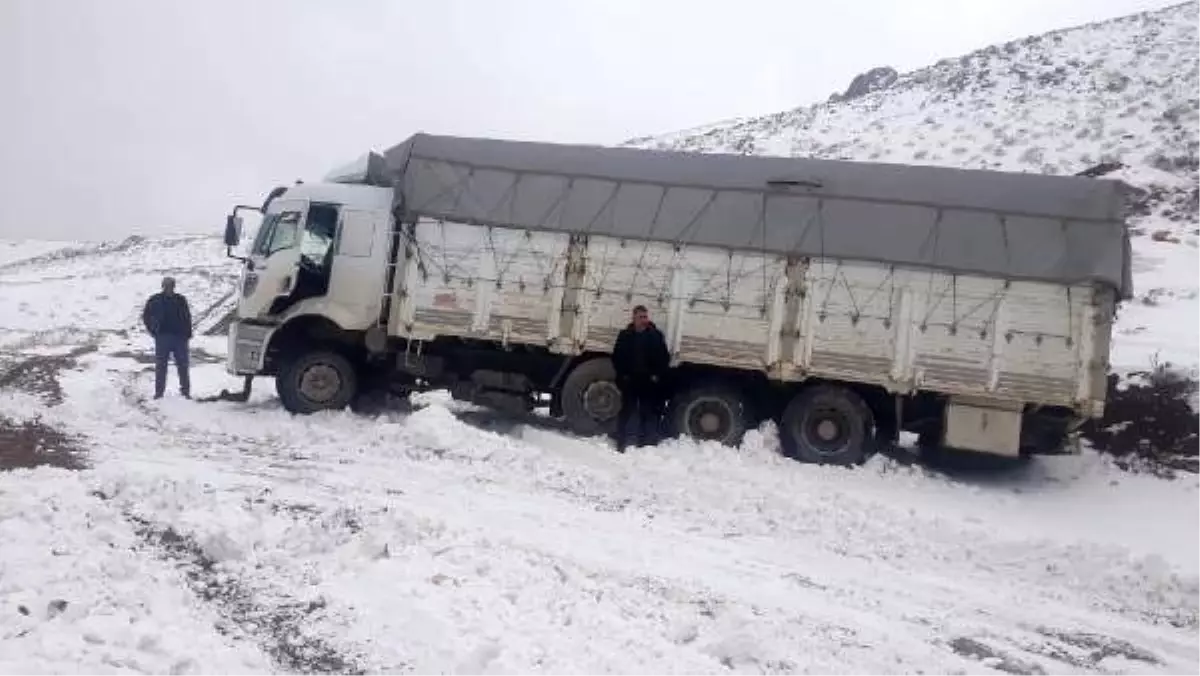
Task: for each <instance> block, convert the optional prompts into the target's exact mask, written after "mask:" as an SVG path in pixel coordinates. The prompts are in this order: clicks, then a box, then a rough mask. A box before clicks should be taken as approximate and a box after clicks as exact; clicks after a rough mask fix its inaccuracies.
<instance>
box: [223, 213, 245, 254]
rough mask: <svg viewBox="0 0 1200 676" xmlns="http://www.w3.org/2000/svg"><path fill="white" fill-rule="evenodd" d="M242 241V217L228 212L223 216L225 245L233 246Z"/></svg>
mask: <svg viewBox="0 0 1200 676" xmlns="http://www.w3.org/2000/svg"><path fill="white" fill-rule="evenodd" d="M240 241H242V217H241V216H234V215H233V214H230V215H228V216H226V217H225V246H228V247H235V246H237V245H238V242H240Z"/></svg>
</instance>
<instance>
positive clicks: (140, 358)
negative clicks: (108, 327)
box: [109, 350, 225, 364]
mask: <svg viewBox="0 0 1200 676" xmlns="http://www.w3.org/2000/svg"><path fill="white" fill-rule="evenodd" d="M109 356H111V357H117V358H119V359H130V360H133V361H135V362H137V363H139V364H153V363H154V351H153V350H146V351H144V352H134V351H132V350H119V351H117V352H113V353H111V354H110V355H109ZM188 356H189V357H190V358H191V363H193V364H221V363H224V361H225V358H224V357H219V356H217V355H215V354H211V353H208V352H205V351H204V350H192V351H191V353H190V354H189V355H188Z"/></svg>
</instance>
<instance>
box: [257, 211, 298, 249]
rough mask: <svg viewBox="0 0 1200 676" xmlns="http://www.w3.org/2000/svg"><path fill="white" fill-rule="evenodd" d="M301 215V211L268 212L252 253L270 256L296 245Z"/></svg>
mask: <svg viewBox="0 0 1200 676" xmlns="http://www.w3.org/2000/svg"><path fill="white" fill-rule="evenodd" d="M301 216H302V214H301V213H300V212H299V211H284V212H282V213H277V214H267V215H266V216H265V217H263V222H262V226H261V227H260V228H259V229H258V236H257V237H255V238H254V249H253V250H252V253H255V254H258V255H260V256H270V255H271V254H273V253H275V252H276V251H283V250H284V249H290V248H292V247H294V246H296V243H297V241H298V239H299V234H300V233H299V226H300V220H301Z"/></svg>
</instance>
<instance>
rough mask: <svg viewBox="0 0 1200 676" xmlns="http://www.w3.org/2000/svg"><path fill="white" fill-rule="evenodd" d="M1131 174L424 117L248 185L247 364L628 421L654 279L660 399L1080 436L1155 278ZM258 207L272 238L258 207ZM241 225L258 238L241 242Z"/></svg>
mask: <svg viewBox="0 0 1200 676" xmlns="http://www.w3.org/2000/svg"><path fill="white" fill-rule="evenodd" d="M1126 189H1127V188H1126V186H1124V184H1122V183H1120V182H1119V181H1113V180H1108V179H1092V178H1082V177H1071V176H1048V175H1031V174H1021V173H1005V172H996V171H984V170H966V169H950V168H939V167H930V166H907V165H898V164H882V163H864V162H852V161H832V160H817V159H805V158H783V157H761V156H742V155H725V154H708V153H683V152H672V151H659V150H647V149H640V148H628V147H597V146H584V145H567V144H552V143H537V142H526V141H506V140H496V139H483V138H463V137H452V136H436V135H429V134H417V135H414V136H412V137H411V138H409V139H407V140H405V141H404V142H402V143H400V144H398V145H396V146H394V147H392V148H390V149H388V150H386V151H383V152H371V153H368V154H367V155H366V156H364V158H363V160H362V161H361V162H360V163H359V164H358V165H357V166H356V167H354V168H353V170H352V171H347V172H343V173H340V174H337V175H333V176H330V177H326V180H324V181H323V182H318V183H313V182H299V181H298V182H296V184H294V185H288V186H280V187H277V188H275V189H274V190H272V191H270V193H269V194H268V195H267V198H266V200H265V201H264V202H263V203H262V204H261V206H249V205H239V206H237V207H235V208H234V209H233V210H232V212H231V213H230V214H229V216H228V217H227V219H226V228H225V244H226V245H227V246H228V249H227V253H228V255H230V256H231V257H234V258H237V259H239V260H241V261H242V265H243V269H242V275H241V280H240V287H241V288H240V297H239V299H238V305H237V311H236V320H235V321H233V322H232V324H231V325H230V328H229V336H228V340H229V352H228V361H227V370H228V371H229V372H230V373H231V374H235V375H238V376H243V377H245V388H246V389H245V391H246V393H248V392H249V388H250V386H251V381H252V379H253V378H254V377H257V376H270V377H274V378H275V387H276V390H277V392H278V395H279V398H280V400H281V401H282V404H283V406H284V407H285V408H286V409H287V410H288V411H291V412H293V413H296V414H307V413H313V412H316V411H320V410H325V409H343V408H346V407H347V406H352V405H353V404H354V402H355V401H356V400H357V398H360V397H363V396H365V395H367V394H369V393H372V392H388V391H390V392H394V393H398V394H404V393H408V392H414V391H420V390H428V389H434V388H436V389H445V390H449V392H450V393H451V394H452V395H453V396H454V397H455V398H456V399H461V400H464V401H468V402H473V403H476V404H479V405H483V406H488V407H493V408H497V409H500V410H503V411H512V412H517V413H524V412H528V411H531V410H533V409H535V408H546V407H548V409H549V414H550V415H551V416H553V417H556V418H558V419H560V420H562V421H563V422H564V423H565V426H566V427H568V428H569V429H570V430H572V431H574V432H575V433H578V434H580V435H601V434H606V433H609V432H611V431H612V429H613V426H614V424H615V420H616V419H617V414H618V412H619V410H620V406H621V395H620V391H619V389H618V388H617V386H616V384H615V382H614V380H615V378H614V372H613V365H612V361H611V359H610V353H611V350H612V347H613V342H614V340H615V338H616V336H617V334H618V332H619V331H620V330H621V329H623V328H624V327H625V326H626V324H627V322H628V321H629V314H630V310H631V308H633V307H635V306H639V305H641V306H645V307H646V308H648V310H649V312H650V313H651V317H652V320H653V321H654V322H655V323H656V324H657V326H658V327H659V328H660V330H661V331H662V332H663V334H664V336H665V339H666V341H667V344H668V348H669V351H670V354H671V374H670V378H669V380H670V382H669V399H668V400H667V401H666V402H665V408H664V415H663V420H664V425H665V427H666V431H667V432H668V433H669V434H670V435H684V436H688V437H692V438H695V439H699V440H711V441H715V442H719V443H722V444H734V445H736V444H737V443H738V442H739V440H740V439H741V438H742V436H743V435H744V434H745V432H746V431H747V430H748V429H752V428H755V427H756V426H758V425H760V424H761V423H763V422H764V421H766V420H773V421H774V422H775V423H776V425H777V426H778V430H779V437H780V442H781V446H782V448H783V450H784V451H785V452H786V453H787V454H789V455H791V456H792V457H794V458H796V459H798V460H801V461H806V462H815V463H827V464H841V465H851V464H856V463H861V462H862V461H863V460H864V459H865V458H867V457H869V456H870V455H871V454H872V453H873V452H875V451H876V450H878V449H880V448H881V447H883V446H884V445H887V444H891V443H894V442H895V441H896V440H897V439H899V437H900V434H901V432H907V433H910V434H915V435H916V438H917V439H918V442H919V444H920V448H922V449H929V450H931V451H932V450H935V449H937V450H938V451H939V452H941V451H944V450H947V449H949V450H953V451H960V452H970V453H979V454H991V455H993V456H1005V457H1010V458H1018V457H1024V456H1028V455H1031V454H1055V453H1069V452H1073V451H1074V450H1077V445H1076V444H1075V443H1074V442H1073V439H1075V438H1076V435H1075V432H1076V431H1077V430H1078V428H1079V427H1080V426H1081V425H1082V423H1084V422H1085V421H1087V420H1088V419H1089V418H1096V417H1099V416H1101V415H1102V413H1103V410H1104V403H1105V395H1106V390H1107V387H1106V385H1107V378H1106V376H1107V370H1108V359H1109V346H1110V340H1111V337H1112V331H1113V321H1114V318H1115V313H1116V309H1117V307H1118V304H1119V303H1120V302H1121V301H1123V300H1125V299H1127V298H1129V297H1130V296H1131V294H1132V284H1131V280H1130V242H1129V234H1128V229H1127V227H1126V223H1125V220H1124V203H1125V190H1126ZM247 211H254V212H259V213H261V217H262V221H261V225H260V227H259V228H258V231H257V233H256V235H255V236H254V238H253V241H252V242H251V243H250V245H249V247H248V251H246V250H242V246H241V241H242V230H243V229H244V224H245V223H246V221H245V219H244V218H243V217H244V216H245V215H246V212H247ZM235 249H236V250H237V253H235Z"/></svg>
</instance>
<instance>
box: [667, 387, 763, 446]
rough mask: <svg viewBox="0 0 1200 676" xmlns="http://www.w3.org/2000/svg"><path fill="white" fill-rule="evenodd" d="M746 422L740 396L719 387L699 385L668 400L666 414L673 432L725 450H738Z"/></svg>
mask: <svg viewBox="0 0 1200 676" xmlns="http://www.w3.org/2000/svg"><path fill="white" fill-rule="evenodd" d="M748 419H749V416H748V415H747V410H746V404H745V402H744V398H743V397H742V396H741V393H739V392H738V391H737V390H735V389H733V388H729V387H723V386H721V385H699V386H696V387H690V388H687V389H685V390H683V391H682V392H680V393H679V394H677V395H675V396H674V397H672V398H671V405H670V409H669V413H668V420H670V422H671V430H672V432H674V433H676V434H683V435H686V436H689V437H691V438H693V439H697V440H700V441H716V442H719V443H721V444H724V445H726V446H737V445H738V444H740V443H741V442H742V437H743V436H745V434H746V424H747V420H748Z"/></svg>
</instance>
